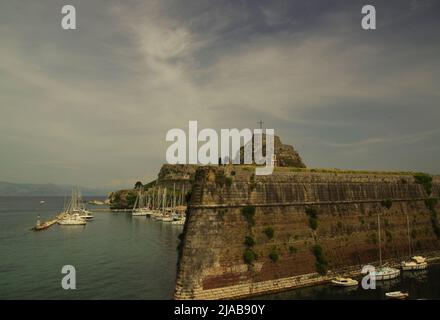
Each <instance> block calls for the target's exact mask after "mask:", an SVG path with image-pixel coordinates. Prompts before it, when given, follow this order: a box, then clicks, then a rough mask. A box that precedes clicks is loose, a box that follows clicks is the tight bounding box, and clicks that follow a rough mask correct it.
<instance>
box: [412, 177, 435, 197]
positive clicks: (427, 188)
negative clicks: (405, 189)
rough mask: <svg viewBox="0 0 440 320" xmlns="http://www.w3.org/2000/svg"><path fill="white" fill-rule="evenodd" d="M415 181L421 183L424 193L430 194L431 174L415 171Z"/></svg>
mask: <svg viewBox="0 0 440 320" xmlns="http://www.w3.org/2000/svg"><path fill="white" fill-rule="evenodd" d="M414 179H415V181H416V183H418V184H421V185H422V186H423V188H424V189H425V191H426V193H427V194H428V196H429V195H431V192H432V176H431V175H429V174H427V173H416V174H415V175H414Z"/></svg>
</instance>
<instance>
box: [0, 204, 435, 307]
mask: <svg viewBox="0 0 440 320" xmlns="http://www.w3.org/2000/svg"><path fill="white" fill-rule="evenodd" d="M90 199H91V198H87V197H85V198H84V200H85V201H88V200H90ZM93 199H98V200H104V199H103V198H102V199H100V198H96V197H94V198H93ZM42 200H43V201H45V202H44V203H43V204H41V203H40V201H42ZM64 203H65V199H64V198H63V197H0V299H126V300H128V299H136V300H153V299H154V300H164V299H172V297H173V290H174V285H175V277H176V263H177V245H178V241H179V240H178V237H179V234H180V233H181V232H182V229H183V228H182V226H177V225H171V224H167V223H161V222H158V221H154V220H151V219H149V218H147V217H132V216H131V215H130V214H127V213H124V212H119V213H117V212H111V211H110V210H109V209H108V208H107V207H105V206H92V205H89V206H88V209H89V210H91V211H92V212H93V215H94V217H95V219H94V220H93V221H91V222H89V223H87V225H85V226H60V225H54V226H52V227H50V228H49V229H47V230H44V231H40V232H34V231H32V230H31V228H32V227H33V226H34V225H35V222H36V219H37V216H38V215H40V216H41V220H48V219H50V218H51V217H53V216H55V215H56V214H58V213H59V212H60V211H62V209H63V207H64ZM64 266H73V267H74V269H75V276H76V277H75V278H76V283H75V285H76V289H74V290H72V289H70V290H66V289H63V287H62V285H61V284H62V280H63V278H64V277H65V276H66V274H63V273H62V268H63V267H64ZM396 290H401V291H407V292H409V294H410V299H440V266H439V265H431V266H430V267H429V269H428V270H424V271H418V272H405V273H403V274H402V276H401V277H400V278H398V279H394V280H391V281H387V282H383V283H379V282H378V283H377V287H376V289H375V290H363V289H361V288H360V286H359V287H358V288H335V287H332V286H329V285H320V286H313V287H308V288H301V289H296V290H291V291H287V292H282V293H278V294H271V295H265V296H260V297H256V298H257V299H287V300H290V299H356V300H358V299H385V293H386V292H390V291H396Z"/></svg>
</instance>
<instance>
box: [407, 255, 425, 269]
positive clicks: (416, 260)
mask: <svg viewBox="0 0 440 320" xmlns="http://www.w3.org/2000/svg"><path fill="white" fill-rule="evenodd" d="M401 266H402V270H404V271H410V270H424V269H426V268H427V267H428V262H426V259H425V258H424V257H422V256H414V257H412V258H411V261H402V264H401Z"/></svg>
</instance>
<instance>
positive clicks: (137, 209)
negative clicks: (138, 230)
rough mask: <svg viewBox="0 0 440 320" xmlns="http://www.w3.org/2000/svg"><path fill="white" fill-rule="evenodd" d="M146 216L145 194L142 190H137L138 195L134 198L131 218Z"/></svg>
mask: <svg viewBox="0 0 440 320" xmlns="http://www.w3.org/2000/svg"><path fill="white" fill-rule="evenodd" d="M147 214H148V210H147V208H146V206H145V194H144V192H143V191H142V189H141V188H140V189H139V192H138V195H137V197H136V201H135V203H134V206H133V210H132V212H131V215H132V216H146V215H147Z"/></svg>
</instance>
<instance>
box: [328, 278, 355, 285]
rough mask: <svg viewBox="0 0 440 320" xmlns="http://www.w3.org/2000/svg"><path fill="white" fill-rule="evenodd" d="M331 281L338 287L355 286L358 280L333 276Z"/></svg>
mask: <svg viewBox="0 0 440 320" xmlns="http://www.w3.org/2000/svg"><path fill="white" fill-rule="evenodd" d="M331 283H332V284H333V285H335V286H338V287H352V286H357V285H358V281H357V280H354V279H351V278H340V277H338V278H335V279H333V280H332V281H331Z"/></svg>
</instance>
